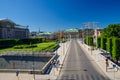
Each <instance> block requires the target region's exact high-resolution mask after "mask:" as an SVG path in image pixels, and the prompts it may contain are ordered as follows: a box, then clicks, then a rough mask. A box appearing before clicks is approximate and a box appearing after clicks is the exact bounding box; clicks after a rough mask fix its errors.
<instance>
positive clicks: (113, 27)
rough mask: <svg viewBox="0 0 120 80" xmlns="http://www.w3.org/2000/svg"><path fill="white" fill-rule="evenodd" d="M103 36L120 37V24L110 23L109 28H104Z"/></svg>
mask: <svg viewBox="0 0 120 80" xmlns="http://www.w3.org/2000/svg"><path fill="white" fill-rule="evenodd" d="M101 36H102V37H108V38H111V37H117V38H120V24H110V25H108V27H107V28H104V29H103V32H102V34H101Z"/></svg>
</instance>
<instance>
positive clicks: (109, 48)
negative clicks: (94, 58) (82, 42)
mask: <svg viewBox="0 0 120 80" xmlns="http://www.w3.org/2000/svg"><path fill="white" fill-rule="evenodd" d="M106 49H107V51H108V52H109V53H110V55H112V38H107V44H106Z"/></svg>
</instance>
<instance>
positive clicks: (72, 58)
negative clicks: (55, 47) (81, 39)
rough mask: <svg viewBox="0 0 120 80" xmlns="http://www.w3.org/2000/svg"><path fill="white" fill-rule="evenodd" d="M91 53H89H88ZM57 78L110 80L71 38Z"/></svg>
mask: <svg viewBox="0 0 120 80" xmlns="http://www.w3.org/2000/svg"><path fill="white" fill-rule="evenodd" d="M90 54H91V53H90ZM57 80H110V79H109V78H108V77H107V75H106V74H104V72H103V71H102V70H101V69H100V67H99V66H98V65H97V64H96V63H95V61H94V60H93V59H92V58H91V57H90V55H88V54H87V53H85V52H84V51H83V50H82V49H81V47H80V45H79V44H78V42H77V40H72V41H71V44H70V49H69V51H68V53H67V55H66V58H65V61H64V63H63V66H62V69H61V71H60V75H59V76H58V78H57Z"/></svg>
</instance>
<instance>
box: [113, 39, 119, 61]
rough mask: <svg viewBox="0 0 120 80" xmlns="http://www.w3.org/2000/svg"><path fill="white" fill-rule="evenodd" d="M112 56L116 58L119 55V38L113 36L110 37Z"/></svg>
mask: <svg viewBox="0 0 120 80" xmlns="http://www.w3.org/2000/svg"><path fill="white" fill-rule="evenodd" d="M112 44H113V47H112V58H113V59H114V60H116V59H118V58H119V57H120V39H118V38H113V39H112Z"/></svg>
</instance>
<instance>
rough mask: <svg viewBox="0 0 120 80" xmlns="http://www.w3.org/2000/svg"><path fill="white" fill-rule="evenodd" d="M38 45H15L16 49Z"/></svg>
mask: <svg viewBox="0 0 120 80" xmlns="http://www.w3.org/2000/svg"><path fill="white" fill-rule="evenodd" d="M34 47H37V45H35V44H32V45H18V46H14V47H13V48H14V49H26V48H34Z"/></svg>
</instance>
